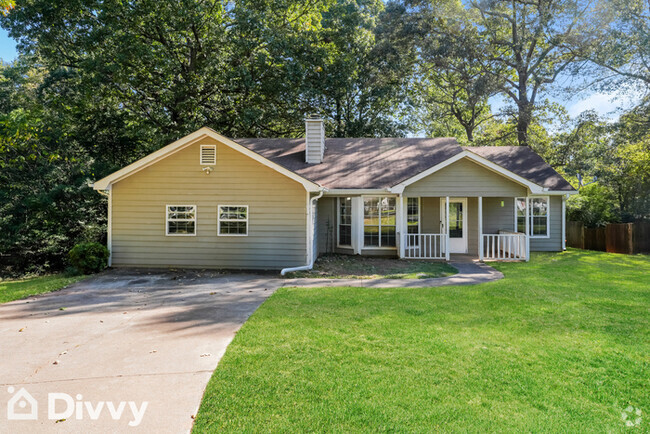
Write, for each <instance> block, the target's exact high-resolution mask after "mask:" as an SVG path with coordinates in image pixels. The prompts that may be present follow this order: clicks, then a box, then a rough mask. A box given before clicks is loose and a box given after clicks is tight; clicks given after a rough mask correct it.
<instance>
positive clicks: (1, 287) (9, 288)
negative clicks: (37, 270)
mask: <svg viewBox="0 0 650 434" xmlns="http://www.w3.org/2000/svg"><path fill="white" fill-rule="evenodd" d="M85 277H86V276H65V275H63V274H53V275H50V276H40V277H28V278H25V279H18V280H0V303H7V302H9V301H14V300H20V299H22V298H27V297H30V296H32V295H37V294H43V293H46V292H52V291H58V290H59V289H62V288H65V287H66V286H68V285H70V284H72V283H75V282H78V281H79V280H81V279H84V278H85Z"/></svg>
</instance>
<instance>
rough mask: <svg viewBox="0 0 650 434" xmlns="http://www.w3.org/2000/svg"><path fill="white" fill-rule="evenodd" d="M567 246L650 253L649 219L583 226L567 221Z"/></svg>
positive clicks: (630, 252)
mask: <svg viewBox="0 0 650 434" xmlns="http://www.w3.org/2000/svg"><path fill="white" fill-rule="evenodd" d="M566 229H567V246H569V247H576V248H578V249H587V250H599V251H601V252H611V253H626V254H628V255H631V254H633V253H650V221H637V222H635V223H610V224H608V225H607V226H605V227H601V228H585V227H584V225H583V224H582V222H567V227H566Z"/></svg>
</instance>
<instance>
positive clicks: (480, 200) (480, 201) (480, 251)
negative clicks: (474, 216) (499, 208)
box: [478, 196, 483, 261]
mask: <svg viewBox="0 0 650 434" xmlns="http://www.w3.org/2000/svg"><path fill="white" fill-rule="evenodd" d="M478 260H479V261H482V260H483V196H479V197H478Z"/></svg>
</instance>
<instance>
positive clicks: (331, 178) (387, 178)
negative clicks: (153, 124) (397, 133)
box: [235, 138, 463, 189]
mask: <svg viewBox="0 0 650 434" xmlns="http://www.w3.org/2000/svg"><path fill="white" fill-rule="evenodd" d="M235 141H236V142H237V143H239V144H241V145H243V146H246V147H247V148H248V149H250V150H252V151H255V152H257V153H258V154H260V155H262V156H263V157H265V158H268V159H269V160H271V161H273V162H274V163H277V164H280V165H281V166H284V167H285V168H287V169H289V170H292V171H294V172H295V173H297V174H298V175H300V176H302V177H304V178H307V179H309V180H310V181H314V182H317V183H319V184H320V185H322V186H324V187H327V188H330V189H332V188H387V187H392V186H393V185H395V184H398V183H399V182H401V181H403V180H405V179H408V178H410V177H411V176H414V175H417V174H418V173H420V172H422V171H424V170H426V169H428V168H430V167H432V166H435V165H436V164H438V163H441V162H443V161H445V160H446V159H448V158H450V157H453V156H454V155H456V154H458V153H460V152H462V151H463V150H462V148H461V147H460V145H458V143H457V142H456V139H453V138H437V139H410V138H409V139H407V138H390V139H326V140H325V157H324V159H323V163H321V164H307V163H305V141H304V139H235Z"/></svg>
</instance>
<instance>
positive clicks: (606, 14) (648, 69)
mask: <svg viewBox="0 0 650 434" xmlns="http://www.w3.org/2000/svg"><path fill="white" fill-rule="evenodd" d="M589 16H590V18H591V19H590V20H589V22H588V23H585V24H584V25H583V26H581V28H580V32H579V33H578V35H577V38H576V39H575V40H574V41H572V47H573V48H574V50H575V54H576V55H577V56H578V57H579V58H580V59H583V60H586V61H588V62H591V63H592V64H593V65H595V66H596V68H594V69H592V70H591V71H590V72H591V73H592V75H593V77H594V79H592V81H594V82H595V83H596V84H597V85H598V87H599V88H601V89H603V88H604V89H605V90H615V89H618V88H620V86H621V85H623V86H626V85H629V84H633V85H634V84H636V85H641V86H642V87H645V90H646V92H647V90H648V89H650V4H649V3H648V1H647V0H601V1H599V2H597V3H596V4H595V6H594V7H593V10H591V11H590V15H589Z"/></svg>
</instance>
